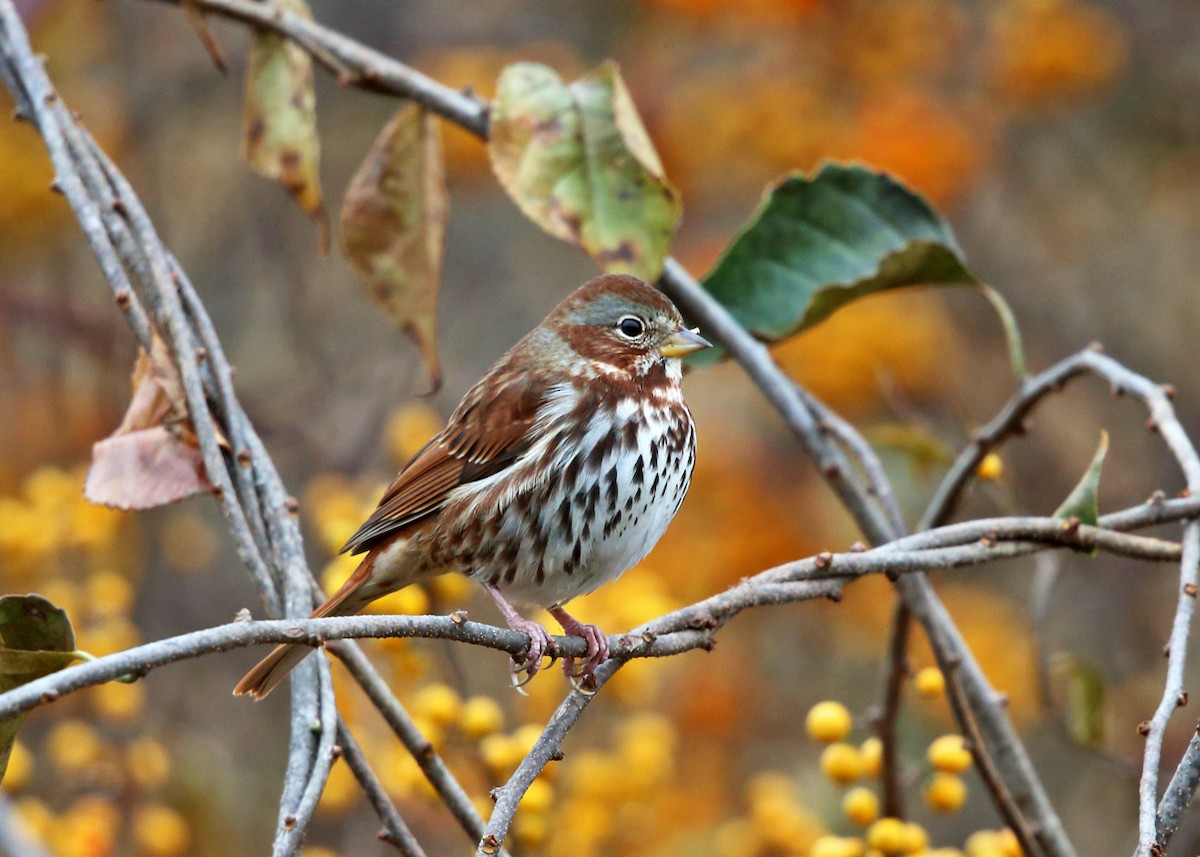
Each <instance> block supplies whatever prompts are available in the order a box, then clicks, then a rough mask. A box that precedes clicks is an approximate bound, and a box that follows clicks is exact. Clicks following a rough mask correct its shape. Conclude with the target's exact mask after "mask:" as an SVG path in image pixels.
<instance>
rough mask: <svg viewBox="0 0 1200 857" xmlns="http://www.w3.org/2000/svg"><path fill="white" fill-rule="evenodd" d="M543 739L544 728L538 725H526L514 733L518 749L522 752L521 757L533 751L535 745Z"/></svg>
mask: <svg viewBox="0 0 1200 857" xmlns="http://www.w3.org/2000/svg"><path fill="white" fill-rule="evenodd" d="M541 737H542V727H541V726H539V725H538V724H536V723H526V724H525V725H524V726H521V727H519V728H518V729H517V730H516V731H515V732H513V740H515V741H516V742H517V747H519V748H520V750H521V755H522V756H524V755H525V754H526V753H528V752H529V751H530V750H532V749H533V745H534V744H536V743H537V740H538V739H539V738H541Z"/></svg>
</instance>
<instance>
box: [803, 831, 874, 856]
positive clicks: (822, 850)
mask: <svg viewBox="0 0 1200 857" xmlns="http://www.w3.org/2000/svg"><path fill="white" fill-rule="evenodd" d="M862 853H863V841H862V840H861V839H856V838H854V837H852V836H822V837H821V838H819V839H818V840H817V841H816V842H814V843H813V844H812V846H811V847H810V848H809V850H808V857H862Z"/></svg>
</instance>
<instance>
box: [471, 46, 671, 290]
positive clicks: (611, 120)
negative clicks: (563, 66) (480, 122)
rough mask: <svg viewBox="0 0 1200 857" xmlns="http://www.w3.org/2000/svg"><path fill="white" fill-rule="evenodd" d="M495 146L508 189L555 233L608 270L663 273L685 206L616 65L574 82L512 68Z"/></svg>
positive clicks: (501, 91) (501, 86)
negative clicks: (668, 178)
mask: <svg viewBox="0 0 1200 857" xmlns="http://www.w3.org/2000/svg"><path fill="white" fill-rule="evenodd" d="M488 152H489V153H490V156H491V160H492V168H493V169H494V170H495V172H496V176H497V177H498V178H499V180H500V184H502V185H503V186H504V189H505V190H507V191H508V194H509V196H511V197H512V198H513V200H514V201H515V202H516V203H517V205H518V207H520V209H521V211H523V212H524V213H525V214H526V215H527V216H528V217H529V218H530V219H531V220H533V221H534V222H535V223H537V224H538V225H539V226H541V227H542V228H543V229H545V230H546V231H547V232H549V233H550V234H551V235H553V236H555V237H556V238H561V239H562V240H564V241H569V242H571V243H574V244H578V245H579V246H580V247H582V248H583V249H584V251H585V252H587V253H588V255H590V256H591V257H592V258H593V259H595V260H596V261H597V262H598V263H599V265H600V267H601V268H603V269H604V270H605V271H608V272H610V273H627V274H633V275H634V276H637V277H641V278H642V279H644V280H649V281H653V280H655V279H657V278H658V275H659V274H660V273H661V271H662V266H663V260H664V259H666V257H667V253H668V250H669V247H670V244H671V239H672V238H673V237H674V235H675V230H676V228H677V227H678V226H679V219H680V217H681V215H682V203H681V201H680V198H679V193H678V191H676V189H675V188H674V187H673V186H672V185H671V183H670V182H668V181H667V178H666V175H665V174H664V172H663V167H662V162H661V161H660V160H659V157H658V153H657V152H656V151H655V150H654V146H653V144H652V143H651V142H650V136H649V135H648V134H647V133H646V129H645V126H643V124H642V120H641V118H640V117H639V116H638V113H637V108H636V107H634V104H633V99H632V98H631V97H630V95H629V91H628V90H627V89H626V88H625V84H624V82H623V81H622V80H621V75H620V72H619V71H618V69H617V66H616V64H615V63H612V62H606V63H604V64H603V65H601V66H600V67H599V68H597V69H595V70H594V71H591V72H589V73H588V74H586V75H584V76H583V77H582V78H580V79H579V80H577V81H575V82H574V83H570V84H567V83H564V82H563V80H562V78H560V77H559V76H558V74H557V73H555V72H554V71H553V70H552V69H550V68H548V67H546V66H544V65H539V64H537V63H528V62H524V63H516V64H514V65H510V66H508V67H507V68H506V69H504V71H503V72H501V74H500V79H499V81H498V82H497V86H496V98H495V100H494V101H493V103H492V116H491V128H490V132H489V141H488Z"/></svg>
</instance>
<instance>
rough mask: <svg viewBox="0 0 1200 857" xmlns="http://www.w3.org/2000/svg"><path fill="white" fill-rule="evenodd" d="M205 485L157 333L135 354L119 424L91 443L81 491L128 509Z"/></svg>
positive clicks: (175, 375) (175, 374)
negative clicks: (145, 348)
mask: <svg viewBox="0 0 1200 857" xmlns="http://www.w3.org/2000/svg"><path fill="white" fill-rule="evenodd" d="M220 440H221V441H222V442H223V443H224V442H225V441H224V438H220ZM210 490H212V484H211V483H210V482H209V481H208V478H207V476H206V475H205V469H204V460H203V458H202V456H201V455H200V450H199V449H198V448H197V444H196V439H195V435H194V434H193V432H192V427H191V422H190V418H189V416H188V409H187V402H186V400H185V398H184V395H183V387H182V384H181V382H180V378H179V371H178V369H177V368H176V366H175V364H174V362H172V360H171V356H170V354H169V353H168V351H167V347H166V344H165V343H163V341H162V340H161V339H160V338H159V337H158V336H157V335H156V336H155V337H154V342H153V343H152V344H151V347H150V353H149V354H147V353H146V352H145V351H141V352H139V353H138V359H137V363H136V364H134V369H133V398H132V399H131V400H130V402H129V408H128V409H127V410H126V411H125V417H124V419H122V420H121V425H119V426H118V427H117V430H116V431H115V432H113V433H112V435H111V436H109V437H107V438H105V439H104V440H101V441H98V442H97V443H95V444H93V445H92V466H91V467H90V468H89V469H88V476H87V482H86V484H85V485H84V489H83V493H84V496H85V497H87V499H88V500H90V501H91V502H93V503H97V504H99V505H101V506H109V507H112V508H115V509H124V510H127V511H128V510H135V509H136V510H141V509H152V508H154V507H155V506H161V505H164V504H166V503H174V502H176V501H178V500H182V499H184V498H185V497H190V496H192V495H193V494H198V493H201V492H204V491H210Z"/></svg>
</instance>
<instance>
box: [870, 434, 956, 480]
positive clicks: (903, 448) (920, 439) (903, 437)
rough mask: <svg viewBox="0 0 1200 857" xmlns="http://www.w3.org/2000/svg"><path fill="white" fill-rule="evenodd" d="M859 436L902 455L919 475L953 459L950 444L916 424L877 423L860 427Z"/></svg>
mask: <svg viewBox="0 0 1200 857" xmlns="http://www.w3.org/2000/svg"><path fill="white" fill-rule="evenodd" d="M863 437H865V438H866V439H867V441H868V442H870V444H871V445H872V446H875V447H880V448H883V449H890V450H894V451H895V452H897V453H900V454H901V455H903V456H904V457H905V458H906V459H908V461H909V462H910V463H911V465H912V467H913V468H914V469H915V470H916V471H917V472H918V473H919V474H920V475H921V476H927V475H929V474H930V473H931V472H933V471H934V470H939V469H944V468H946V467H948V466H949V465H950V464H952V463H953V462H954V450H953V449H951V448H950V444H948V443H946V442H945V441H944V440H942V439H941V438H940V437H938V436H937V435H936V434H934V433H933V432H932V431H930V430H929V429H928V428H926V427H925V426H922V425H919V424H917V423H881V424H879V425H875V426H870V427H868V428H867V429H866V430H864V431H863Z"/></svg>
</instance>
